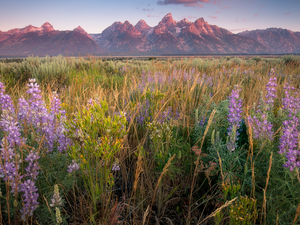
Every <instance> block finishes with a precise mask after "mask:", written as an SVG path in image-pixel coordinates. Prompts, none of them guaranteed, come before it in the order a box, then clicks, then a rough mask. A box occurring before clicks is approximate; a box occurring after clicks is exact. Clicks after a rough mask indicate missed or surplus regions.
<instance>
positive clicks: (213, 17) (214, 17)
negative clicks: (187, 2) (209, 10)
mask: <svg viewBox="0 0 300 225" xmlns="http://www.w3.org/2000/svg"><path fill="white" fill-rule="evenodd" d="M208 17H209V18H212V19H218V17H216V16H208Z"/></svg>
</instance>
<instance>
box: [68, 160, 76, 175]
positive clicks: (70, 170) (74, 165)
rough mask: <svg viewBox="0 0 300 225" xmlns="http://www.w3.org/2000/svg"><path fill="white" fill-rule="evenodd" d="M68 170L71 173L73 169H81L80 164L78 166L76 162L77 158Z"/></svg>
mask: <svg viewBox="0 0 300 225" xmlns="http://www.w3.org/2000/svg"><path fill="white" fill-rule="evenodd" d="M68 168H69V169H68V170H67V171H68V172H69V173H72V172H73V170H79V166H78V164H77V163H76V161H75V160H72V164H70V165H69V166H68Z"/></svg>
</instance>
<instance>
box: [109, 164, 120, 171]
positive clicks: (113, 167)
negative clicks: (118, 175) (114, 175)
mask: <svg viewBox="0 0 300 225" xmlns="http://www.w3.org/2000/svg"><path fill="white" fill-rule="evenodd" d="M111 170H112V171H118V170H120V167H119V165H118V163H117V162H115V163H114V164H113V166H112V168H111Z"/></svg>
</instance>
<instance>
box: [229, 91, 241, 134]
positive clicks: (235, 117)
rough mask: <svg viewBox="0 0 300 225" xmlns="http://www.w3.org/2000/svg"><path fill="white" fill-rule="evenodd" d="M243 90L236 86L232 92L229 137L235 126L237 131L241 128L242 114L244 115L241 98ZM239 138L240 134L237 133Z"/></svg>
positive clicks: (230, 97)
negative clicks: (240, 93) (240, 94)
mask: <svg viewBox="0 0 300 225" xmlns="http://www.w3.org/2000/svg"><path fill="white" fill-rule="evenodd" d="M240 91H241V89H240V88H239V87H238V86H237V85H236V86H235V87H234V89H233V90H232V92H231V95H230V96H229V97H228V98H229V100H230V101H229V114H228V121H229V127H228V135H230V134H231V130H232V128H233V126H235V127H236V130H238V128H239V127H240V122H241V121H242V120H241V113H242V100H241V99H240V98H239V92H240ZM236 135H237V136H238V133H236Z"/></svg>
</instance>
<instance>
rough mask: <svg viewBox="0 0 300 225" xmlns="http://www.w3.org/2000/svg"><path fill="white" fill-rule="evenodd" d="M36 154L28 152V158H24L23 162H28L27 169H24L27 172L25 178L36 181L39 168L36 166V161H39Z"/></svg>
mask: <svg viewBox="0 0 300 225" xmlns="http://www.w3.org/2000/svg"><path fill="white" fill-rule="evenodd" d="M39 158H40V157H39V155H38V152H34V151H30V153H29V154H28V156H27V157H26V159H25V161H26V162H29V164H28V166H27V168H25V171H26V172H27V173H26V174H25V176H26V177H30V178H31V179H32V180H36V179H37V178H36V177H37V175H38V174H39V171H38V170H39V169H40V167H39V166H38V162H37V160H38V159H39Z"/></svg>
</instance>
